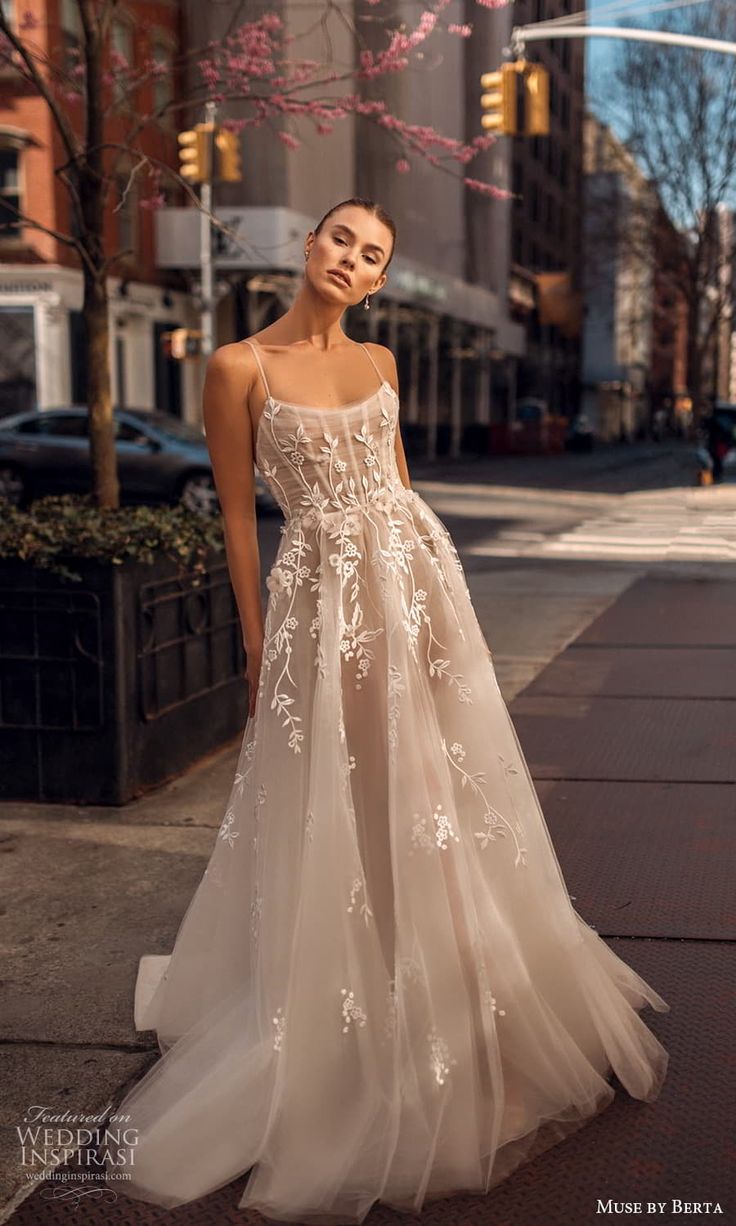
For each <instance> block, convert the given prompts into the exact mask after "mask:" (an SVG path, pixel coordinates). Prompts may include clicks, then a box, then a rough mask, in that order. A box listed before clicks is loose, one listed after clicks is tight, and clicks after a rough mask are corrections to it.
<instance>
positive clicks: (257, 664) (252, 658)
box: [245, 641, 263, 719]
mask: <svg viewBox="0 0 736 1226" xmlns="http://www.w3.org/2000/svg"><path fill="white" fill-rule="evenodd" d="M245 655H246V661H245V678H246V680H247V682H248V719H252V718H253V716H254V715H255V713H256V698H257V697H258V683H259V680H260V676H261V660H262V659H263V642H262V641H261V642H260V643H256V644H254V645H252V646H251V648H250V650H248V648H247V647H246V649H245Z"/></svg>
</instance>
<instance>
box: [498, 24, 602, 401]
mask: <svg viewBox="0 0 736 1226" xmlns="http://www.w3.org/2000/svg"><path fill="white" fill-rule="evenodd" d="M585 9H586V4H585V3H580V2H579V0H575V2H574V3H573V2H572V0H516V2H515V4H514V5H513V23H514V25H519V26H522V25H527V24H530V23H532V22H536V21H547V20H550V19H552V18H555V17H561V16H563V15H565V14H569V13H573V12H576V13H577V12H579V13H582V14H584V11H585ZM584 22H585V16H584V15H583V16H581V18H580V23H581V24H584ZM526 58H527V59H528V60H532V61H535V62H539V63H541V64H544V66H545V67H546V69H547V70H548V72H549V90H550V131H549V135H548V136H535V137H533V138H531V139H529V138H527V137H522V136H518V137H514V138H513V139H512V142H511V143H512V159H513V168H512V187H513V190H514V192H516V193H517V194H518V195H519V196H520V199H518V200H516V201H515V202H514V205H513V209H512V232H511V261H512V262H511V275H510V285H509V289H510V295H511V301H512V304H513V309H514V314H515V317H516V318H517V319H519V320H521V321H523V324H524V329H525V332H526V353H525V354H524V356H523V357H522V359H521V361H520V362H519V370H518V385H517V393H518V395H519V397H520V398H522V397H540V398H542V399H546V400H547V401H548V403H549V408H550V411H551V412H552V413H553V414H557V415H564V416H572V415H573V414H574V412H575V411H576V410H577V409H578V408H579V398H580V360H581V334H582V292H581V291H582V268H581V260H582V248H581V243H580V232H581V224H582V212H583V186H582V184H583V167H582V150H583V112H584V103H585V41H584V40H583V39H550V40H549V42H546V41H544V42H534V43H530V44H529V45H528V47H527V50H526Z"/></svg>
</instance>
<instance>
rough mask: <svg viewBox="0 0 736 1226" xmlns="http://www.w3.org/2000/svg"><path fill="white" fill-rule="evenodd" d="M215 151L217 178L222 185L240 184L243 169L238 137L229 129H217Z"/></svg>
mask: <svg viewBox="0 0 736 1226" xmlns="http://www.w3.org/2000/svg"><path fill="white" fill-rule="evenodd" d="M215 146H216V149H217V178H218V179H221V180H222V181H223V182H224V183H240V181H241V179H242V178H243V167H242V163H241V158H240V137H239V136H238V134H237V132H233V131H232V130H231V129H230V128H218V129H217V133H216V135H215Z"/></svg>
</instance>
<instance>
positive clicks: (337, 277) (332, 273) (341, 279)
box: [328, 268, 350, 289]
mask: <svg viewBox="0 0 736 1226" xmlns="http://www.w3.org/2000/svg"><path fill="white" fill-rule="evenodd" d="M328 276H330V277H334V278H335V280H336V281H339V282H340V284H341V285H344V286H345V288H346V289H349V288H350V286H349V285H348V283H347V281H346V280H345V277H343V275H342V273H339V272H335V271H334V270H333V269H332V268H331V269H330V270H329V273H328Z"/></svg>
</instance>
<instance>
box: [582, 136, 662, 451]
mask: <svg viewBox="0 0 736 1226" xmlns="http://www.w3.org/2000/svg"><path fill="white" fill-rule="evenodd" d="M584 165H585V211H584V225H583V248H584V259H585V283H584V288H585V312H584V319H585V322H584V327H583V355H582V388H583V409H584V412H585V415H586V417H588V419H589V421H590V422H591V425H592V428H593V430H594V432H595V433H596V434H597V435H598V437H599V438H601V439H604V440H611V439H618V438H623V439H631V438H634V437H636V435H637V434H639V433H640V432H642V431H644V430H646V429H647V428H648V425H649V422H650V415H651V397H650V381H651V369H652V351H653V335H654V333H653V325H654V301H655V298H654V269H655V245H654V237H655V221H656V216H657V205H658V202H657V199H656V195H655V193H654V192H653V191H652V189H651V187H650V185H649V183H648V182H647V180H646V179H645V177H644V175H643V174H642V172H641V170H640V168H639V167H638V165H637V164H636V162H635V161H634V159H633V158H632V156H631V154H630V153H629V152H628V150H627V149H626V148H625V147H624V146H623V145H622V144H621V142H620V141H619V140H618V138H617V137H616V136H615V134H614V133H613V132H612V131H611V129H610V128H609V127H608V126H607V125H606V124H604V123H602V122H601V121H600V120H599V119H597V118H596V117H595V116H593V115H586V119H585V163H584Z"/></svg>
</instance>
